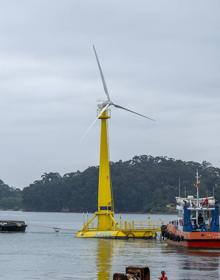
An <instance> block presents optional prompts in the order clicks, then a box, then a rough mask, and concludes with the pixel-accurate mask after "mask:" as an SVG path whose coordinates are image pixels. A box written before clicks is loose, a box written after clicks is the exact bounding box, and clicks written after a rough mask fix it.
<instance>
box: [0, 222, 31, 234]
mask: <svg viewBox="0 0 220 280" xmlns="http://www.w3.org/2000/svg"><path fill="white" fill-rule="evenodd" d="M26 227H27V225H26V224H25V222H24V221H9V220H0V232H25V230H26Z"/></svg>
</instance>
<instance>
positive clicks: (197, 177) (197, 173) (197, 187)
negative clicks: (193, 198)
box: [195, 169, 200, 223]
mask: <svg viewBox="0 0 220 280" xmlns="http://www.w3.org/2000/svg"><path fill="white" fill-rule="evenodd" d="M199 183H200V181H199V172H198V169H197V170H196V184H195V186H196V191H197V208H199ZM196 221H197V223H198V209H197V210H196Z"/></svg>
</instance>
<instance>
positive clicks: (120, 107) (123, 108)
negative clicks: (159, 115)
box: [112, 104, 155, 121]
mask: <svg viewBox="0 0 220 280" xmlns="http://www.w3.org/2000/svg"><path fill="white" fill-rule="evenodd" d="M112 105H113V106H115V107H116V108H119V109H122V110H125V111H128V112H130V113H133V114H136V115H138V116H140V117H143V118H146V119H148V120H151V121H155V120H154V119H152V118H149V117H147V116H145V115H142V114H139V113H137V112H135V111H132V110H130V109H127V108H125V107H122V106H120V105H117V104H112Z"/></svg>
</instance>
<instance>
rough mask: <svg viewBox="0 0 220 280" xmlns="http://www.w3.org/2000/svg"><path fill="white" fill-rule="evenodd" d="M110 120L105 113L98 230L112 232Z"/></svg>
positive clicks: (100, 165) (102, 119) (101, 141)
mask: <svg viewBox="0 0 220 280" xmlns="http://www.w3.org/2000/svg"><path fill="white" fill-rule="evenodd" d="M109 118H110V116H109V115H108V112H107V111H105V112H104V113H103V114H102V115H101V116H100V119H101V137H100V164H99V185H98V212H97V216H98V229H99V230H111V229H112V227H113V222H112V219H111V216H110V215H112V216H113V201H112V190H111V178H110V166H109V146H108V124H107V120H108V119H109Z"/></svg>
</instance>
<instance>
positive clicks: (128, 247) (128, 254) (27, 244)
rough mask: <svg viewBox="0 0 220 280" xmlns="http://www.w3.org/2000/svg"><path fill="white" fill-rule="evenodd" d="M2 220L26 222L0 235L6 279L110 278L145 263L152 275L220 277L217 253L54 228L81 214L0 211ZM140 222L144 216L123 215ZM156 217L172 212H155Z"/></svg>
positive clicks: (76, 224) (72, 225) (177, 279)
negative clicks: (83, 236)
mask: <svg viewBox="0 0 220 280" xmlns="http://www.w3.org/2000/svg"><path fill="white" fill-rule="evenodd" d="M0 214H1V216H2V219H21V220H25V221H26V222H27V223H28V225H29V226H28V228H27V232H26V233H25V234H2V235H0V241H1V251H0V270H1V277H0V278H1V279H4V280H15V279H16V280H34V279H38V280H51V279H53V280H61V279H62V280H95V279H97V280H112V278H113V277H112V275H113V273H115V272H122V273H123V272H124V271H125V267H126V266H129V265H135V266H136V265H142V266H148V267H149V268H150V270H151V279H152V280H154V279H158V277H159V275H160V271H161V270H165V271H166V272H167V274H168V279H169V280H198V279H199V280H216V279H220V251H204V250H203V251H200V250H198V251H196V250H193V251H192V250H186V249H178V248H176V247H172V246H167V244H166V243H165V242H160V241H155V240H151V241H147V240H132V239H131V240H106V239H77V238H75V237H74V233H73V232H71V231H66V232H65V231H60V232H59V233H55V232H54V230H53V229H52V227H58V228H63V229H73V231H76V230H77V229H79V228H81V226H82V217H83V215H81V214H72V213H30V212H28V213H25V212H1V213H0ZM126 218H127V219H131V220H144V219H145V218H146V217H145V216H144V215H127V217H125V219H126ZM152 219H154V220H159V219H163V220H165V219H167V220H171V219H172V217H170V216H162V215H154V217H152Z"/></svg>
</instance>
